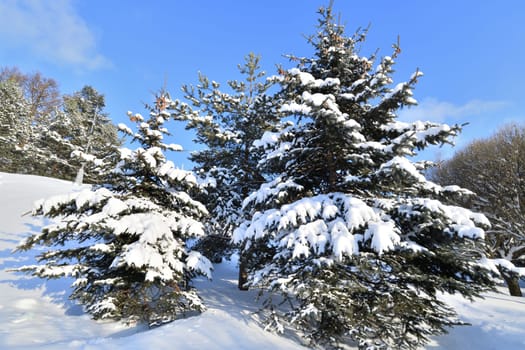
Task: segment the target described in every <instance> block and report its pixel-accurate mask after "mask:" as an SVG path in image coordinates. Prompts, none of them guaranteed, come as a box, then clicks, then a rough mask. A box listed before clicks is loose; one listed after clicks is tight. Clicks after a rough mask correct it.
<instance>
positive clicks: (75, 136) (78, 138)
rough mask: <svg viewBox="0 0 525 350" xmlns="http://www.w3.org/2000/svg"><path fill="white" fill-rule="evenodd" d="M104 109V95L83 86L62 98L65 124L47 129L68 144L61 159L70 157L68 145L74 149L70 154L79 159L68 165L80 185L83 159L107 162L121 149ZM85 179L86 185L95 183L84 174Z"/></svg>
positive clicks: (94, 176) (114, 128)
mask: <svg viewBox="0 0 525 350" xmlns="http://www.w3.org/2000/svg"><path fill="white" fill-rule="evenodd" d="M105 105H106V104H105V99H104V95H102V94H100V93H99V92H98V91H97V90H95V89H94V88H93V87H91V86H88V85H87V86H84V87H83V88H82V89H81V90H80V91H78V92H76V93H74V94H73V95H71V96H65V97H64V108H63V109H64V114H65V116H66V117H67V118H68V119H69V120H68V122H67V123H63V121H62V122H59V123H53V124H52V128H51V129H50V130H51V131H55V132H57V133H58V134H60V135H63V139H64V141H68V143H66V144H65V147H64V148H63V151H62V152H63V157H65V156H69V157H71V150H70V145H74V146H75V150H74V151H77V152H76V155H77V156H78V158H80V159H77V160H76V161H75V160H72V162H71V163H72V164H75V165H77V171H78V174H77V176H78V177H79V178H77V180H78V181H79V182H80V183H81V182H82V178H83V175H84V166H85V164H86V160H85V156H86V155H87V157H88V159H89V158H91V157H93V156H94V157H95V158H99V159H102V158H108V157H111V156H112V155H114V153H115V152H116V148H117V147H118V146H120V145H121V142H120V140H119V139H118V135H117V128H116V127H115V126H114V125H113V124H112V123H111V120H110V119H109V116H108V115H107V113H105V112H104V111H103V109H104V107H105ZM71 126H73V128H71ZM68 152H69V153H68ZM79 162H80V164H79ZM79 169H80V170H79ZM73 177H74V176H73ZM86 177H87V180H88V181H90V182H94V181H95V182H96V181H97V178H96V173H93V172H87V174H86Z"/></svg>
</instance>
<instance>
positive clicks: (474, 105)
mask: <svg viewBox="0 0 525 350" xmlns="http://www.w3.org/2000/svg"><path fill="white" fill-rule="evenodd" d="M506 105H507V103H506V102H504V101H483V100H470V101H468V102H466V103H464V104H462V105H455V104H453V103H450V102H445V101H439V100H437V99H435V98H425V99H423V100H422V101H420V102H419V104H418V105H417V106H415V107H411V108H407V109H403V110H402V111H400V113H399V118H400V119H401V120H404V121H415V120H430V121H433V122H443V121H446V120H449V121H450V120H457V119H463V118H465V117H471V116H477V115H481V114H483V113H487V112H494V111H497V110H500V109H502V108H503V107H505V106H506Z"/></svg>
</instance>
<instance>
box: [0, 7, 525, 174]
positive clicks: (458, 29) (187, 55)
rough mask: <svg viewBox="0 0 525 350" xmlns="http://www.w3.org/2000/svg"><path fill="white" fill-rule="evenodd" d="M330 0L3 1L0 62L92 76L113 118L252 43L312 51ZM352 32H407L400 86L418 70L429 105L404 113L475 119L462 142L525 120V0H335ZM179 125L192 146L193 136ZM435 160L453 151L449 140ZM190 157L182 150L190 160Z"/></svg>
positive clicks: (69, 80) (259, 48)
mask: <svg viewBox="0 0 525 350" xmlns="http://www.w3.org/2000/svg"><path fill="white" fill-rule="evenodd" d="M327 3H328V1H310V0H308V1H307V0H265V1H246V0H245V1H240V0H222V1H211V0H209V1H204V0H200V1H198V0H191V1H190V0H176V1H170V0H152V1H139V0H126V1H124V0H120V1H117V0H114V1H107V0H48V1H41V0H0V65H1V66H18V67H19V68H20V69H21V70H22V71H24V72H34V71H40V72H42V73H43V74H44V75H45V76H47V77H51V78H54V79H55V80H57V81H58V83H59V85H60V89H61V92H62V93H72V92H74V91H76V90H79V89H81V88H82V86H84V85H86V84H89V85H92V86H93V87H95V88H96V89H97V90H98V91H99V92H101V93H103V94H104V95H105V97H106V111H107V112H108V113H109V114H110V116H111V117H112V119H113V120H114V122H115V123H118V122H123V121H124V122H125V121H126V112H127V111H128V110H131V111H133V112H144V109H143V107H142V103H143V102H150V101H151V99H152V95H153V93H154V92H155V91H158V90H159V89H160V88H161V87H162V86H163V85H164V84H165V82H166V87H167V89H168V90H169V91H170V92H171V95H172V97H173V98H182V95H181V93H180V86H181V85H182V84H191V83H195V82H196V80H197V73H198V72H199V71H201V72H203V73H204V74H206V75H207V76H209V77H210V79H213V80H216V81H218V82H223V83H224V82H226V80H229V79H235V78H238V71H237V64H238V63H242V61H243V57H244V56H245V55H247V54H248V53H249V52H255V53H257V54H260V55H261V56H262V65H263V68H264V69H265V70H266V71H267V72H268V73H269V74H274V73H275V65H276V64H280V63H282V64H287V61H286V59H285V58H283V57H282V55H283V54H288V53H293V54H296V55H309V54H311V47H310V46H309V45H308V44H307V43H306V40H305V38H304V36H305V35H310V34H313V33H314V32H315V30H316V28H315V26H316V23H317V13H316V12H317V9H318V8H319V7H320V6H322V5H326V4H327ZM334 10H335V12H337V13H340V15H341V22H342V23H344V24H346V29H347V33H348V34H351V33H353V32H354V30H355V29H357V28H358V27H367V26H368V25H370V31H369V34H368V39H367V42H366V44H365V45H364V46H363V48H362V51H361V53H362V54H365V55H369V54H371V53H373V52H375V51H376V50H379V56H382V55H390V54H391V51H392V49H391V45H392V43H394V42H395V41H396V40H397V36H398V35H399V37H400V43H401V48H402V54H401V55H400V56H399V58H398V59H397V62H398V63H397V65H396V71H397V72H396V75H395V80H396V83H398V82H401V81H404V80H406V79H408V78H409V76H410V75H411V73H413V72H414V71H415V69H416V68H419V69H420V70H421V71H423V72H424V73H425V76H424V77H423V78H422V79H421V80H420V83H419V84H418V86H417V88H416V90H415V98H416V99H417V100H418V101H419V102H420V105H419V106H418V107H415V108H411V109H408V110H405V111H402V112H401V117H402V118H404V119H406V120H415V119H422V120H432V121H439V122H446V123H449V124H453V123H464V122H469V123H470V124H469V126H467V127H466V128H465V130H464V133H463V134H462V135H461V136H460V137H459V138H458V139H457V145H458V147H461V146H463V145H465V144H466V143H468V142H469V141H471V140H472V139H474V138H481V137H487V136H489V135H490V134H492V133H493V132H494V131H496V130H497V128H498V127H500V126H501V125H503V124H505V123H507V122H511V121H515V122H524V121H525V111H524V107H525V102H524V98H523V93H522V90H523V88H522V86H523V82H524V81H525V73H524V64H523V62H524V57H525V24H524V23H525V2H524V1H521V0H500V1H474V0H462V1H458V0H452V1H450V0H440V1H422V0H419V1H417V0H404V1H387V0H377V1H373V2H368V1H357V0H336V1H335V5H334ZM173 133H174V134H175V137H176V138H177V141H178V142H179V143H181V144H182V145H183V146H184V147H185V148H186V149H188V150H191V149H193V148H195V146H194V145H192V143H191V135H189V134H188V132H187V131H185V130H184V129H183V128H182V126H180V125H176V126H175V129H173ZM426 154H428V157H427V158H434V157H448V156H450V155H451V154H452V151H451V150H450V149H448V148H445V149H441V150H440V149H433V150H430V151H429V152H427V153H426ZM184 157H185V154H183V155H180V156H178V157H175V158H174V159H175V160H176V162H177V163H179V164H183V163H186V164H185V165H186V167H188V166H189V165H188V163H187V162H185V161H184Z"/></svg>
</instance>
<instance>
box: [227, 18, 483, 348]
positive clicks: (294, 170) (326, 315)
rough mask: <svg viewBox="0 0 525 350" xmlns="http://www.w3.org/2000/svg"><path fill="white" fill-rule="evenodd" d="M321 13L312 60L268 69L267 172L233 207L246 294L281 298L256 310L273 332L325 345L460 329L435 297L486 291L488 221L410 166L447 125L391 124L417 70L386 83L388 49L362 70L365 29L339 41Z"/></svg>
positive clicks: (444, 135) (408, 100) (445, 133)
mask: <svg viewBox="0 0 525 350" xmlns="http://www.w3.org/2000/svg"><path fill="white" fill-rule="evenodd" d="M320 15H321V16H320V23H319V31H318V34H317V35H316V36H314V37H312V38H310V42H311V43H312V44H313V47H314V49H315V55H314V57H312V58H295V57H292V59H293V60H294V61H296V62H297V67H295V68H292V69H290V70H287V71H284V70H282V69H281V71H280V73H281V77H280V81H281V91H280V92H279V93H278V98H280V102H279V104H280V112H281V113H284V117H283V118H282V126H281V128H280V130H279V131H278V132H266V133H265V134H264V135H263V137H262V138H261V139H260V140H259V141H258V142H257V143H256V144H257V145H259V146H262V147H264V149H265V150H266V156H265V159H263V161H262V162H261V165H262V166H263V170H264V169H268V170H270V169H273V171H275V173H274V175H273V176H272V177H271V181H268V182H267V183H265V184H263V185H261V186H260V188H259V190H258V191H256V192H254V193H252V194H251V195H250V196H248V197H247V198H246V199H245V201H244V209H245V211H246V215H248V216H249V218H250V219H249V220H247V221H246V222H245V223H244V224H243V225H242V226H241V227H239V229H237V230H236V231H235V232H234V239H235V241H236V242H239V243H242V244H243V245H244V249H245V251H246V253H247V259H248V263H249V268H250V277H249V284H250V286H252V287H261V288H263V289H264V290H268V289H269V290H270V291H272V292H279V293H280V294H281V295H282V297H283V298H284V301H282V302H280V303H279V305H277V304H276V303H274V302H272V299H271V298H270V299H268V300H266V304H265V305H266V306H267V307H268V309H269V310H271V313H270V316H269V317H270V320H272V321H273V322H275V323H274V326H275V327H277V328H278V329H280V330H282V329H283V328H284V327H288V326H290V327H294V328H296V329H299V330H300V331H301V334H303V335H304V336H305V337H306V338H308V339H311V340H312V341H313V342H317V343H320V344H325V345H326V344H329V345H333V346H341V345H342V343H346V342H348V341H349V339H353V340H354V341H356V342H357V344H358V346H359V348H360V349H365V348H366V349H384V348H392V349H405V348H406V349H415V348H417V347H419V346H421V345H423V344H425V343H426V342H427V341H428V340H429V336H431V335H435V334H440V333H444V332H446V327H448V326H451V325H455V324H460V321H459V320H458V319H457V318H456V317H455V313H454V311H453V310H452V309H451V308H450V307H449V306H447V305H446V304H444V303H443V302H442V301H441V300H440V299H439V298H438V293H439V292H448V293H460V294H462V295H463V296H465V297H467V298H472V297H475V296H478V295H479V294H480V293H481V292H483V291H484V290H486V289H487V287H489V286H491V284H492V282H491V281H492V279H491V272H490V270H489V269H488V268H485V267H484V266H483V265H482V264H481V263H482V262H483V261H484V260H483V259H484V255H483V249H484V242H483V237H484V229H486V228H488V226H489V222H488V220H487V219H486V218H485V217H484V216H483V215H481V214H476V213H474V212H471V211H470V210H467V209H465V208H462V207H458V206H453V205H451V204H448V203H447V198H450V197H451V196H462V195H466V194H467V193H468V191H465V190H462V189H459V188H458V187H441V186H439V185H437V184H434V183H432V182H430V181H428V180H427V179H426V178H425V177H424V175H423V170H424V169H425V168H426V167H427V166H428V165H429V164H428V162H414V161H413V160H411V159H410V157H411V156H413V155H415V154H416V153H417V152H418V150H421V149H424V148H426V147H427V146H428V145H430V144H442V143H446V142H451V141H450V140H451V138H452V137H453V136H455V135H456V134H457V133H458V132H459V131H460V127H459V126H457V125H456V126H453V127H449V126H447V125H444V124H436V123H431V122H414V123H403V122H400V121H398V120H397V116H396V111H397V110H398V109H400V108H403V107H408V106H411V105H414V104H416V101H415V100H414V98H413V97H412V90H413V88H414V85H415V84H416V82H417V79H418V78H419V77H420V76H421V75H422V74H421V73H420V72H419V71H417V72H416V73H415V74H414V75H412V77H411V78H410V80H409V81H408V82H404V83H400V84H398V85H396V86H392V83H393V80H392V73H393V66H394V60H395V59H396V58H397V56H398V54H399V52H400V50H399V46H398V45H394V49H395V51H394V54H393V55H392V56H385V57H382V58H381V59H380V60H379V62H378V63H377V65H376V66H375V67H374V62H375V60H376V57H374V56H372V57H362V56H360V55H359V52H358V50H357V47H358V45H361V44H362V42H363V41H364V40H365V34H366V32H358V33H356V34H355V35H354V36H351V37H347V36H345V34H344V28H343V26H341V25H338V24H336V23H335V21H334V18H333V15H332V10H331V8H328V9H321V11H320ZM276 170H278V171H276ZM274 299H275V298H274ZM285 305H286V307H285Z"/></svg>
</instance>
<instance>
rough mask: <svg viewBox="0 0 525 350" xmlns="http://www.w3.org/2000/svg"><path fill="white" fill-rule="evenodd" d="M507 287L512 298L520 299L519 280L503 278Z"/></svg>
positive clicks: (512, 277) (513, 277)
mask: <svg viewBox="0 0 525 350" xmlns="http://www.w3.org/2000/svg"><path fill="white" fill-rule="evenodd" d="M503 278H504V279H505V282H506V283H507V287H508V288H509V293H510V295H512V296H513V297H522V296H523V294H522V293H521V288H520V284H519V278H518V277H516V276H504V277H503Z"/></svg>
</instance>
